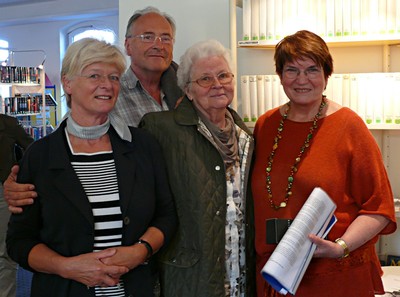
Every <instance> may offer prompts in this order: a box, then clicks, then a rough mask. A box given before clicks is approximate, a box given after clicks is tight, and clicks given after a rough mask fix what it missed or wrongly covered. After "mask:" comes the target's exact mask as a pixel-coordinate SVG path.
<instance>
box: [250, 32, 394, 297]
mask: <svg viewBox="0 0 400 297" xmlns="http://www.w3.org/2000/svg"><path fill="white" fill-rule="evenodd" d="M274 59H275V64H276V73H277V74H278V75H279V77H280V80H281V84H282V86H283V88H284V91H285V93H286V95H287V96H288V97H289V102H288V103H286V104H284V105H282V106H280V107H278V108H275V109H272V110H270V111H268V112H266V113H265V114H264V115H263V116H262V117H260V119H259V120H258V122H257V124H256V127H255V131H254V136H255V139H256V157H255V165H254V171H253V175H252V190H253V194H254V203H255V207H254V209H255V226H256V250H257V270H258V271H261V269H262V267H263V266H264V264H265V263H266V261H267V260H268V258H269V257H270V255H271V253H272V252H273V251H274V249H275V247H276V244H267V243H266V232H267V231H266V219H268V218H281V219H293V218H294V217H295V216H296V214H297V213H298V212H299V210H300V208H301V207H302V205H303V204H304V202H305V201H306V199H307V198H308V196H309V194H310V193H311V192H312V190H313V189H314V188H315V187H321V188H322V189H323V190H325V191H326V192H327V194H328V195H329V196H330V197H331V198H332V200H334V202H335V203H336V204H337V209H336V211H335V215H336V217H337V219H338V221H337V223H336V224H335V225H334V226H333V228H332V230H331V231H330V233H329V235H328V237H327V238H325V239H322V238H319V237H317V236H315V235H309V240H311V241H312V242H313V243H315V244H316V245H317V249H316V251H315V253H314V257H313V259H312V261H311V263H310V266H309V267H308V269H307V270H306V273H305V276H304V278H303V279H302V282H301V283H300V286H299V288H298V290H297V292H296V297H314V296H315V297H316V296H318V297H320V296H324V297H337V296H341V297H346V296H352V297H354V296H362V297H369V296H371V297H373V296H374V294H376V293H381V294H383V293H384V291H383V286H382V282H381V279H380V276H381V273H382V271H381V268H380V264H379V260H378V258H377V254H376V251H375V243H376V242H377V240H378V236H379V235H380V234H389V233H392V232H394V231H395V230H396V219H395V215H394V205H393V194H392V190H391V187H390V183H389V180H388V177H387V173H386V170H385V167H384V165H383V162H382V156H381V153H380V150H379V148H378V146H377V144H376V142H375V139H374V137H373V136H372V135H371V133H370V132H369V130H368V128H367V127H366V125H365V124H364V122H363V120H362V119H361V118H360V117H359V116H358V115H357V114H356V113H355V112H353V111H352V110H350V109H349V108H346V107H342V106H340V105H339V104H337V103H335V102H333V101H331V100H329V98H326V97H325V96H323V92H324V90H325V88H326V85H327V83H328V78H329V77H330V75H331V74H332V72H333V61H332V57H331V55H330V53H329V49H328V47H327V45H326V43H325V42H324V41H323V40H322V39H321V38H320V37H319V36H317V35H315V34H314V33H311V32H308V31H299V32H297V33H296V34H294V35H291V36H287V37H286V38H284V39H283V40H282V41H281V42H280V43H279V44H278V45H277V46H276V51H275V56H274ZM257 290H258V297H266V296H268V297H271V296H274V297H275V296H281V295H280V294H279V293H277V292H276V291H274V289H272V287H270V286H269V284H268V283H267V282H265V281H264V280H263V279H262V276H261V274H258V279H257Z"/></svg>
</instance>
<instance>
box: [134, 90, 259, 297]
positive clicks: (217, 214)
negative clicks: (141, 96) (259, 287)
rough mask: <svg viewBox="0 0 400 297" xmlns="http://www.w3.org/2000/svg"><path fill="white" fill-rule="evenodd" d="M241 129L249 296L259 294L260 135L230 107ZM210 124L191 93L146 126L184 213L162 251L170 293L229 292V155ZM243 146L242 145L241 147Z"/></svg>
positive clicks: (176, 296)
mask: <svg viewBox="0 0 400 297" xmlns="http://www.w3.org/2000/svg"><path fill="white" fill-rule="evenodd" d="M229 111H230V112H231V114H232V116H233V118H234V120H235V123H236V125H237V130H238V134H239V146H240V147H241V148H243V147H246V148H247V149H246V151H245V152H243V153H241V154H240V157H241V160H240V161H241V166H242V165H244V164H246V165H245V168H242V172H244V178H243V179H242V182H243V183H244V189H247V192H248V193H247V194H246V195H245V199H246V231H245V232H246V242H247V247H246V253H247V258H246V263H247V267H248V271H247V287H248V288H247V289H248V293H247V294H246V296H249V297H253V296H255V293H254V290H255V274H254V273H255V264H254V263H255V252H254V229H253V228H254V224H253V200H252V197H251V194H250V192H251V191H250V185H248V182H249V173H250V165H251V158H252V152H253V146H254V140H253V137H252V134H251V132H250V130H249V129H248V128H247V127H246V126H245V124H244V123H243V122H242V120H241V119H240V117H239V115H238V114H237V113H236V112H235V111H233V110H231V109H229ZM202 126H203V128H204V127H205V126H204V125H202V124H200V122H199V117H198V116H197V114H196V111H195V109H194V108H193V105H192V102H190V101H189V100H188V99H187V98H186V97H185V98H184V99H183V101H182V102H181V103H180V105H179V106H178V107H177V108H176V109H175V110H174V111H167V112H161V113H160V112H158V113H149V114H147V115H145V116H144V117H143V119H142V122H141V127H143V128H145V129H147V130H148V131H150V132H151V133H152V134H154V135H155V136H156V138H157V139H158V141H159V142H160V144H161V147H162V149H163V153H164V158H165V160H166V163H167V170H168V175H169V181H170V185H171V188H172V193H173V196H174V199H175V204H176V207H177V213H178V217H179V227H178V232H177V234H176V235H175V237H174V238H173V240H172V242H171V243H170V245H169V246H168V247H167V248H166V249H165V250H163V251H161V252H160V253H159V260H160V263H161V265H160V270H161V278H160V280H161V293H162V294H161V295H162V296H164V297H223V296H225V288H224V276H225V271H226V269H225V222H226V208H227V207H226V199H227V192H226V177H225V170H224V168H225V167H224V161H223V159H222V157H221V155H220V153H219V151H218V150H217V149H216V148H215V146H214V145H213V144H212V143H211V142H210V141H209V140H208V138H207V137H205V136H204V135H203V133H204V129H203V128H202ZM240 150H241V149H240Z"/></svg>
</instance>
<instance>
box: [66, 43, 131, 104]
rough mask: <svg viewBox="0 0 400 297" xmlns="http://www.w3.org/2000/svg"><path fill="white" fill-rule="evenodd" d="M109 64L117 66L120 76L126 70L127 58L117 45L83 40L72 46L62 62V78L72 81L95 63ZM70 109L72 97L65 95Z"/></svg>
mask: <svg viewBox="0 0 400 297" xmlns="http://www.w3.org/2000/svg"><path fill="white" fill-rule="evenodd" d="M100 62H101V63H109V64H113V65H115V66H116V68H117V69H118V72H119V74H122V73H124V71H125V69H126V58H125V56H124V54H123V52H122V51H121V50H120V49H119V48H118V47H117V46H115V45H112V44H110V43H107V42H105V41H102V40H98V39H95V38H83V39H80V40H78V41H76V42H74V43H73V44H71V45H70V46H69V47H68V49H67V52H66V53H65V57H64V59H63V62H62V67H61V78H63V77H65V78H67V79H72V77H73V76H75V75H80V74H81V73H82V71H83V69H85V68H86V67H87V66H89V65H91V64H94V63H100ZM65 96H66V99H67V105H68V107H71V97H70V96H69V95H68V94H65Z"/></svg>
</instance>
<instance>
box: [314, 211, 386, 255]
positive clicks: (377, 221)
mask: <svg viewBox="0 0 400 297" xmlns="http://www.w3.org/2000/svg"><path fill="white" fill-rule="evenodd" d="M388 223H389V219H387V218H386V217H384V216H381V215H368V214H365V215H359V216H358V217H357V218H356V219H355V220H354V221H353V222H352V223H351V224H350V226H349V227H348V228H347V230H346V232H345V233H344V234H343V235H342V236H341V238H342V240H344V241H345V242H346V245H347V247H348V249H349V251H350V252H351V251H354V250H356V249H358V248H359V247H361V246H362V245H364V244H365V243H367V242H368V241H369V240H371V239H372V238H373V237H375V236H376V235H377V234H379V232H380V231H381V230H382V229H383V228H385V226H386V225H387V224H388ZM308 238H309V239H310V240H311V241H312V242H313V243H315V244H316V245H317V249H316V250H315V252H314V257H315V258H340V257H342V256H343V254H344V249H343V247H342V246H341V245H340V244H338V243H335V242H332V241H329V240H324V239H322V238H320V237H318V236H315V235H312V234H310V235H309V236H308Z"/></svg>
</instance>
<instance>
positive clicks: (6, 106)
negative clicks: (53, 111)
mask: <svg viewBox="0 0 400 297" xmlns="http://www.w3.org/2000/svg"><path fill="white" fill-rule="evenodd" d="M41 102H42V95H41V94H39V95H23V96H22V95H21V96H15V97H5V98H4V99H3V98H2V97H1V96H0V112H1V113H4V114H10V115H17V114H34V113H40V111H41V107H42V105H41Z"/></svg>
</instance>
